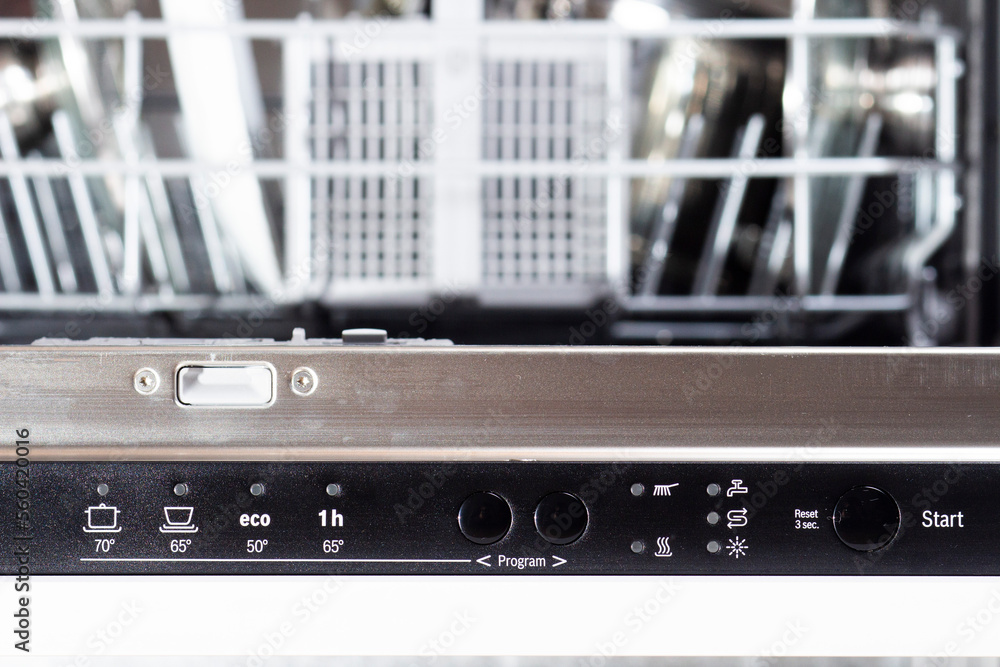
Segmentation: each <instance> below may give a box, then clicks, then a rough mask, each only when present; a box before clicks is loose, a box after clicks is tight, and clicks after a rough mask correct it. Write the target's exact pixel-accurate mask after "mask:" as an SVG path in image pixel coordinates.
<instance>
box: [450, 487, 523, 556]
mask: <svg viewBox="0 0 1000 667" xmlns="http://www.w3.org/2000/svg"><path fill="white" fill-rule="evenodd" d="M511 520H512V516H511V512H510V505H508V504H507V501H506V500H504V499H503V498H501V497H500V496H498V495H497V494H495V493H486V492H479V493H474V494H472V495H471V496H469V497H468V498H466V499H465V502H463V503H462V506H461V507H460V508H459V510H458V528H459V530H461V531H462V534H463V535H465V537H467V538H468V539H469V540H471V541H473V542H475V543H476V544H493V543H494V542H497V541H498V540H500V539H501V538H503V536H504V535H506V534H507V531H509V530H510V524H511Z"/></svg>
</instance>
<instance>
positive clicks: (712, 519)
mask: <svg viewBox="0 0 1000 667" xmlns="http://www.w3.org/2000/svg"><path fill="white" fill-rule="evenodd" d="M706 518H707V519H708V522H709V523H710V524H712V525H713V526H714V525H715V524H717V523H719V519H720V518H722V517H720V516H719V513H718V512H709V513H708V516H707V517H706Z"/></svg>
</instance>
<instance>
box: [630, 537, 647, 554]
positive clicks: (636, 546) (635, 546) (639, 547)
mask: <svg viewBox="0 0 1000 667" xmlns="http://www.w3.org/2000/svg"><path fill="white" fill-rule="evenodd" d="M645 550H646V545H645V544H643V542H642V540H636V541H635V542H633V543H632V553H634V554H641V553H642V552H643V551H645Z"/></svg>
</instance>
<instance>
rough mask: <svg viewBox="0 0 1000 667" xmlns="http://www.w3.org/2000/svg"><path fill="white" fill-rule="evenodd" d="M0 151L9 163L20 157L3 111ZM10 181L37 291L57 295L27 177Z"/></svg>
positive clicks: (0, 117) (0, 114)
mask: <svg viewBox="0 0 1000 667" xmlns="http://www.w3.org/2000/svg"><path fill="white" fill-rule="evenodd" d="M0 151H2V152H3V159H4V160H6V161H7V162H13V161H15V160H18V159H20V157H21V155H20V153H19V151H18V147H17V137H16V136H15V135H14V127H13V126H12V125H11V124H10V118H8V117H7V114H6V113H4V112H2V111H0ZM8 180H9V181H10V189H11V192H12V193H13V195H14V205H15V207H16V209H17V217H18V219H19V221H20V223H21V231H22V232H23V234H24V243H25V245H26V246H27V248H28V259H29V260H30V261H31V271H32V273H34V275H35V283H36V285H37V286H38V293H39V294H41V295H42V296H50V295H52V294H55V291H56V288H55V281H54V280H53V279H52V266H51V265H50V263H49V256H48V253H46V251H45V240H44V239H43V237H42V229H41V226H40V225H39V224H38V217H37V216H36V215H35V204H34V202H33V201H32V197H31V190H30V189H29V188H28V179H27V178H25V177H24V176H19V175H11V176H10V177H9V179H8Z"/></svg>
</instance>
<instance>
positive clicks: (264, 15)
mask: <svg viewBox="0 0 1000 667" xmlns="http://www.w3.org/2000/svg"><path fill="white" fill-rule="evenodd" d="M997 14H998V9H997V7H996V3H993V2H988V1H987V0H964V1H961V2H956V1H954V0H952V1H950V2H945V1H939V0H691V1H685V0H298V1H289V2H281V3H276V2H268V1H264V0H212V1H206V2H191V1H190V0H105V1H98V0H6V1H5V2H4V3H3V4H2V6H0V15H2V16H0V34H2V37H3V39H2V40H0V342H5V343H13V342H29V341H31V340H34V339H36V338H39V337H54V338H72V339H86V338H89V337H95V336H123V337H150V336H158V337H182V336H183V337H190V336H193V337H202V338H234V337H235V338H269V337H273V338H277V339H281V340H284V339H287V338H288V337H289V335H290V332H291V329H292V327H296V326H301V327H305V328H306V329H307V331H308V333H309V335H310V336H311V337H324V336H337V335H339V332H340V331H341V330H342V329H345V328H352V327H359V326H362V327H378V328H384V329H386V330H387V331H388V332H389V335H390V336H393V337H404V338H405V337H424V338H432V337H434V338H450V339H452V340H454V341H455V342H458V343H490V344H493V343H537V344H574V345H583V344H612V343H614V344H658V345H677V344H692V343H693V344H718V345H734V344H735V345H761V344H778V345H786V344H793V345H833V344H849V345H859V344H865V345H918V346H928V345H993V344H996V343H997V334H998V326H997V325H998V312H997V311H998V305H1000V289H998V287H1000V280H996V279H995V278H996V277H997V274H998V273H1000V257H998V251H1000V234H998V231H1000V226H998V220H1000V217H998V210H997V200H996V196H997V191H998V190H1000V188H998V185H1000V181H998V178H1000V172H998V169H997V150H998V149H997V142H996V138H997V132H996V129H997V119H998V115H997V99H996V89H997V82H998V81H997V77H998V74H997V67H996V65H997V21H998V16H997Z"/></svg>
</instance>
